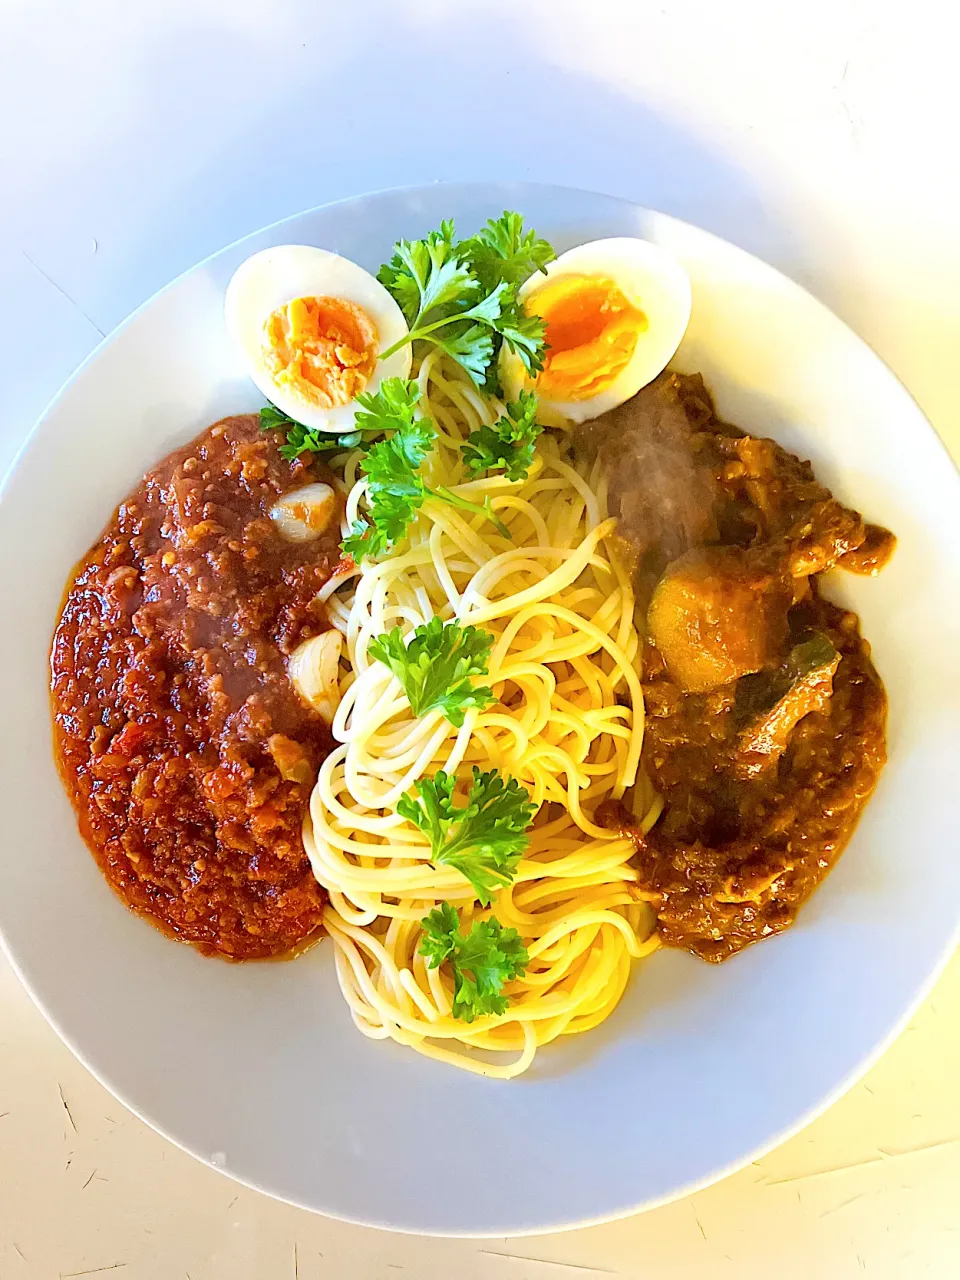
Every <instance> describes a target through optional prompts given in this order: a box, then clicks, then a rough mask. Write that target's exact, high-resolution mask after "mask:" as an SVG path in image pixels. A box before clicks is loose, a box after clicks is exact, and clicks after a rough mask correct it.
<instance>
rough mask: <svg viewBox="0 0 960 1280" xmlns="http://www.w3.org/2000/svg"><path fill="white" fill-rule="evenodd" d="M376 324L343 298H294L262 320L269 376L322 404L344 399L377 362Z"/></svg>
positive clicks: (362, 382) (330, 405)
mask: <svg viewBox="0 0 960 1280" xmlns="http://www.w3.org/2000/svg"><path fill="white" fill-rule="evenodd" d="M378 348H379V342H378V335H377V328H376V325H375V324H374V322H373V320H372V318H371V317H370V315H369V314H368V313H367V312H366V311H365V310H364V309H363V307H361V306H358V305H357V303H355V302H348V301H347V299H346V298H327V297H323V298H294V299H293V301H292V302H287V303H285V304H284V306H282V307H278V308H277V309H276V311H272V312H271V313H270V315H269V316H268V317H267V319H266V322H265V324H264V326H263V358H264V363H265V364H266V366H267V369H268V370H269V371H270V373H271V375H272V376H273V380H274V382H276V384H277V385H278V386H280V387H284V388H285V389H287V390H288V391H292V392H294V393H295V394H297V395H299V396H300V397H301V398H302V399H304V400H306V401H308V402H309V403H310V404H315V405H319V406H320V407H321V408H323V409H333V408H336V406H337V405H341V404H349V402H350V401H351V400H353V399H354V398H355V397H356V396H357V395H358V394H359V393H360V392H361V391H363V389H364V387H365V386H366V385H367V383H368V382H369V381H370V378H371V375H372V374H373V371H374V369H375V367H376V364H377V352H378Z"/></svg>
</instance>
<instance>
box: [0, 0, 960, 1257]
mask: <svg viewBox="0 0 960 1280" xmlns="http://www.w3.org/2000/svg"><path fill="white" fill-rule="evenodd" d="M950 12H951V11H950V9H949V6H945V5H944V4H943V0H910V2H909V3H906V2H902V3H901V2H899V0H898V2H897V3H891V2H890V0H806V2H805V3H804V4H802V5H790V6H786V5H782V4H779V3H777V2H776V0H726V2H725V3H722V4H719V3H717V2H716V0H350V2H349V3H342V2H341V3H329V2H328V0H314V2H313V3H311V0H164V2H163V3H162V4H154V5H147V4H144V3H142V2H138V0H83V2H82V3H70V0H0V172H2V173H3V175H4V181H3V187H2V198H0V299H2V305H0V387H2V396H0V472H2V471H3V470H5V468H6V466H7V464H8V463H9V461H10V459H11V458H12V457H13V455H14V452H15V451H16V449H17V447H18V445H19V443H20V441H21V440H22V439H23V437H24V435H25V434H26V432H27V431H28V430H29V428H30V425H31V423H32V422H33V420H34V418H35V417H36V416H37V414H38V413H39V412H40V411H41V410H42V408H43V407H44V405H45V403H46V402H47V400H48V399H49V398H50V396H51V395H52V394H53V392H54V391H55V390H56V389H57V387H58V385H59V384H60V382H61V381H62V380H63V379H64V378H65V377H66V376H67V375H68V374H69V373H70V372H71V370H72V369H73V368H74V366H75V365H76V364H77V363H78V362H79V361H80V360H81V359H82V358H83V357H84V356H85V355H86V354H87V353H88V352H89V351H90V350H92V348H93V347H94V346H95V344H96V343H97V341H98V340H99V338H100V335H101V334H103V333H107V332H109V330H110V329H111V328H112V327H113V326H114V325H116V324H117V323H118V322H119V321H120V320H121V319H123V317H124V316H125V315H126V314H127V313H128V312H129V311H130V310H131V309H132V308H133V307H135V306H136V305H137V304H138V303H140V302H141V301H143V300H144V299H145V298H146V297H148V296H149V295H150V294H151V293H153V292H154V290H155V289H157V288H158V287H160V286H161V285H162V284H164V283H165V282H166V281H167V280H169V279H170V278H171V277H173V276H174V275H176V274H177V273H179V272H180V271H182V270H184V269H185V268H187V267H189V266H190V265H192V264H193V263H194V262H196V261H197V260H198V259H200V258H202V257H204V256H205V255H206V254H208V253H210V252H212V251H213V250H215V249H217V248H219V247H220V246H221V245H223V244H226V243H228V242H229V241H231V240H233V239H235V238H236V237H238V236H240V235H243V234H244V233H246V232H248V231H252V230H254V229H256V228H257V227H260V226H262V225H264V224H266V223H268V222H272V221H274V220H275V219H278V218H281V217H284V216H285V215H287V214H291V213H294V212H297V211H299V210H300V209H303V208H307V207H310V206H312V205H316V204H321V203H323V202H325V201H328V200H332V199H336V198H338V197H340V196H345V195H349V194H354V193H356V192H360V191H365V190H371V189H375V188H378V187H384V186H390V185H397V184H407V183H417V182H426V181H432V180H435V179H456V178H461V179H463V178H481V177H495V178H517V179H523V178H531V179H539V180H543V181H553V182H560V183H568V184H571V185H577V186H583V187H591V188H596V189H599V190H603V191H610V192H613V193H616V194H619V195H623V196H627V197H630V198H632V199H634V200H638V201H640V202H642V203H645V204H648V205H651V206H653V207H655V208H660V209H663V210H666V211H667V212H669V213H673V214H677V215H679V216H680V217H683V218H687V219H689V220H691V221H693V222H697V223H699V224H700V225H701V226H704V227H707V228H709V229H710V230H712V231H715V232H718V233H719V234H720V235H723V236H726V237H727V238H728V239H730V240H733V241H734V242H736V243H737V244H740V245H742V246H743V247H745V248H747V249H750V250H752V251H753V252H755V253H758V254H759V255H761V256H762V257H764V258H766V259H767V260H769V261H770V262H772V263H774V264H775V265H776V266H778V267H779V268H780V269H781V270H783V271H785V272H786V273H787V274H789V275H792V276H793V277H794V278H796V279H798V280H800V281H801V282H802V283H803V284H805V285H806V286H807V287H808V288H809V289H811V290H812V291H813V292H814V293H815V294H817V295H818V296H819V297H820V298H822V299H823V300H824V301H825V302H826V303H828V304H829V305H830V306H831V307H833V309H834V310H835V311H836V312H837V313H838V314H839V315H840V316H842V317H843V318H844V319H845V320H846V321H848V323H849V324H851V325H852V326H853V328H854V329H856V330H857V331H858V332H859V333H860V334H861V335H862V336H863V337H865V338H866V339H867V341H869V342H870V343H871V344H872V345H873V346H874V347H875V348H876V350H877V351H878V352H879V353H880V354H881V355H882V356H883V357H884V359H886V360H887V361H888V362H889V364H890V365H891V366H892V367H893V368H894V370H896V372H897V373H898V374H899V375H900V376H901V377H902V378H903V380H904V382H905V383H906V384H907V386H908V387H909V388H910V390H911V391H912V392H913V393H914V395H915V396H916V397H917V399H918V400H919V401H920V403H921V405H922V406H923V407H924V409H925V410H926V412H927V413H928V415H929V416H930V418H931V419H932V421H933V422H934V424H935V425H936V427H937V428H938V430H939V431H940V432H941V434H942V435H943V437H944V439H945V440H947V442H948V444H949V445H950V446H951V448H952V449H953V451H954V455H955V456H957V457H960V414H958V410H957V368H958V352H960V235H958V230H960V179H958V172H960V170H958V166H957V163H956V127H957V123H958V120H960V110H958V108H960V80H958V77H957V74H956V66H955V47H954V45H955V42H954V40H953V39H952V37H951V35H950V31H949V29H948V27H947V26H946V25H945V23H944V19H945V18H946V16H947V15H948V14H949V13H950ZM0 610H2V606H0ZM0 618H2V612H0ZM0 635H2V644H5V645H6V644H14V643H16V638H15V637H12V636H9V635H7V634H4V633H2V632H0ZM36 730H37V732H46V731H47V730H46V726H43V725H38V726H36ZM958 844H960V840H958ZM908 852H909V851H905V855H908ZM24 856H29V850H25V851H24ZM895 945H896V939H895V938H891V946H895ZM637 1108H638V1112H639V1114H640V1115H641V1116H643V1114H644V1113H645V1112H646V1114H648V1116H649V1120H650V1140H651V1143H655V1142H656V1141H657V1140H658V1135H657V1133H656V1107H655V1102H652V1101H651V1102H647V1101H645V1100H644V1099H643V1098H641V1097H638V1099H637ZM958 1193H960V961H958V960H957V959H955V960H954V961H953V962H952V963H951V965H950V966H949V967H948V968H947V970H946V972H945V974H944V975H943V977H942V978H941V980H940V982H939V984H938V985H937V987H936V988H935V989H934V991H933V994H932V995H931V996H930V998H929V999H928V1000H927V1002H926V1004H925V1005H924V1006H923V1008H922V1009H921V1010H920V1012H919V1013H918V1014H917V1016H916V1018H915V1019H914V1021H913V1023H912V1024H911V1026H910V1027H909V1029H908V1030H907V1031H906V1032H905V1033H904V1034H903V1036H902V1037H901V1038H900V1039H899V1041H898V1042H897V1043H896V1044H895V1045H894V1046H893V1047H892V1048H891V1049H890V1050H889V1052H888V1053H887V1054H886V1056H885V1057H884V1058H883V1059H882V1060H881V1061H880V1063H879V1064H878V1065H877V1066H875V1067H874V1069H873V1070H872V1071H871V1072H870V1074H869V1075H868V1076H867V1077H866V1079H865V1080H864V1081H863V1082H862V1083H861V1084H860V1085H858V1086H856V1087H855V1088H854V1089H853V1090H852V1091H851V1092H850V1093H849V1094H848V1095H847V1096H846V1097H845V1098H844V1099H842V1100H841V1101H840V1102H839V1103H837V1104H836V1105H835V1106H834V1107H833V1108H832V1109H831V1110H830V1111H829V1112H828V1113H827V1114H826V1115H824V1116H823V1117H821V1118H820V1119H819V1120H817V1121H816V1122H815V1123H814V1124H812V1125H811V1126H809V1128H807V1129H806V1130H805V1131H804V1132H802V1133H801V1134H799V1135H798V1136H797V1137H795V1138H794V1139H792V1140H791V1141H790V1142H788V1143H786V1144H785V1145H784V1146H783V1147H781V1148H780V1149H779V1150H777V1151H776V1152H774V1153H773V1154H771V1155H770V1156H768V1157H766V1158H765V1159H763V1160H761V1161H760V1162H758V1163H757V1164H756V1165H753V1166H751V1167H749V1168H747V1169H745V1170H743V1171H742V1172H741V1173H739V1174H736V1175H734V1176H733V1177H730V1178H728V1179H727V1180H726V1181H724V1182H722V1183H720V1184H719V1185H717V1186H715V1187H712V1188H710V1189H709V1190H707V1191H704V1192H702V1193H700V1194H699V1195H696V1196H694V1197H691V1198H689V1199H687V1200H683V1201H680V1202H678V1203H676V1204H673V1205H669V1206H667V1207H665V1208H662V1209H658V1210H655V1211H653V1212H651V1213H648V1214H645V1215H642V1216H640V1217H637V1218H634V1219H632V1220H628V1221H625V1222H621V1223H617V1224H613V1225H610V1226H606V1227H598V1228H594V1229H591V1230H587V1231H581V1232H573V1233H568V1234H564V1235H556V1236H548V1237H542V1238H539V1239H526V1240H517V1241H506V1240H502V1241H501V1240H497V1241H492V1242H471V1241H442V1240H428V1239H418V1238H414V1237H401V1236H393V1235H389V1234H385V1233H381V1232H375V1231H371V1230H364V1229H361V1228H356V1227H348V1226H344V1225H341V1224H338V1223H334V1222H330V1221H327V1220H325V1219H322V1218H319V1217H314V1216H312V1215H310V1214H308V1213H305V1212H302V1211H300V1210H296V1209H292V1208H289V1207H288V1206H285V1205H281V1204H277V1203H274V1202H272V1201H270V1200H268V1199H267V1198H266V1197H263V1196H260V1195H258V1194H256V1193H254V1192H251V1191H247V1190H244V1189H242V1188H240V1187H238V1186H236V1185H235V1184H233V1183H231V1182H229V1181H228V1180H227V1179H225V1178H223V1177H222V1176H220V1175H219V1174H217V1173H215V1172H213V1171H212V1170H209V1169H207V1168H205V1167H203V1166H201V1165H199V1164H198V1163H196V1162H194V1161H193V1160H191V1159H190V1158H189V1157H188V1156H186V1155H184V1154H183V1153H182V1152H180V1151H178V1150H176V1149H175V1148H173V1147H172V1146H170V1145H169V1144H167V1143H166V1142H164V1141H163V1140H162V1139H161V1138H159V1137H157V1136H156V1135H155V1134H154V1133H152V1132H151V1131H150V1130H148V1129H147V1128H146V1126H145V1125H143V1124H141V1123H140V1122H139V1121H138V1120H136V1119H134V1118H133V1117H131V1116H130V1115H128V1114H127V1113H126V1112H125V1111H124V1109H123V1108H122V1107H121V1106H120V1104H119V1103H117V1102H115V1101H114V1100H113V1099H112V1098H111V1097H110V1096H109V1095H108V1094H107V1093H106V1092H105V1091H104V1090H103V1089H102V1088H101V1087H100V1086H99V1085H98V1084H97V1083H96V1082H95V1081H94V1080H93V1079H91V1078H90V1077H89V1076H88V1075H87V1074H86V1072H85V1071H84V1070H83V1068H81V1067H80V1066H79V1065H78V1064H77V1063H76V1062H75V1061H74V1060H73V1059H72V1057H71V1056H70V1054H69V1053H68V1052H67V1050H66V1049H65V1048H63V1046H62V1045H60V1043H59V1042H58V1040H57V1039H56V1037H55V1036H54V1034H53V1032H52V1031H51V1030H50V1029H49V1028H48V1027H47V1026H46V1024H45V1023H44V1021H43V1020H42V1018H41V1016H40V1015H39V1013H37V1012H36V1010H35V1009H34V1008H33V1006H32V1005H31V1003H30V1001H29V1000H28V998H27V996H26V995H25V994H24V993H23V991H22V990H21V989H20V987H19V985H18V983H17V981H16V979H15V978H14V976H13V974H12V972H11V971H10V970H9V968H8V967H7V966H6V964H5V962H2V961H0V1278H2V1280H8V1278H9V1280H29V1278H36V1280H59V1278H60V1277H63V1280H66V1277H68V1276H71V1277H74V1276H81V1275H88V1274H89V1275H96V1276H101V1275H102V1276H105V1277H110V1278H111V1280H112V1275H113V1273H114V1272H116V1274H117V1276H118V1278H119V1277H123V1280H183V1277H190V1278H191V1280H287V1278H289V1280H297V1277H300V1280H314V1278H315V1277H316V1278H319V1277H348V1278H349V1280H374V1278H377V1280H380V1278H384V1280H386V1278H388V1277H390V1276H399V1275H401V1274H402V1273H406V1274H407V1275H408V1276H412V1277H415V1278H416V1280H440V1278H441V1277H442V1278H444V1280H445V1278H446V1277H449V1276H451V1275H454V1274H455V1275H457V1276H458V1277H460V1278H461V1280H527V1278H528V1277H529V1280H550V1277H552V1276H554V1277H563V1276H566V1277H567V1278H568V1280H576V1278H577V1277H581V1276H582V1277H584V1280H586V1277H601V1276H607V1275H611V1276H625V1277H627V1276H629V1277H634V1276H636V1277H641V1276H642V1277H651V1278H655V1280H661V1278H663V1280H672V1278H673V1277H680V1278H684V1280H685V1278H686V1277H692V1276H695V1277H702V1278H704V1280H713V1277H717V1278H721V1277H733V1278H734V1280H753V1278H754V1277H756V1278H758V1280H759V1278H760V1277H764V1278H766V1277H768V1276H776V1277H778V1280H794V1278H796V1280H801V1278H803V1280H807V1278H808V1277H826V1278H828V1280H846V1278H848V1277H850V1278H852V1280H860V1277H862V1276H863V1275H864V1274H866V1275H868V1276H874V1277H878V1278H881V1277H882V1278H886V1277H889V1278H890V1280H913V1278H914V1277H937V1278H939V1277H951V1278H953V1277H956V1276H957V1275H958V1274H960V1194H958ZM424 1194H425V1195H428V1194H429V1188H424Z"/></svg>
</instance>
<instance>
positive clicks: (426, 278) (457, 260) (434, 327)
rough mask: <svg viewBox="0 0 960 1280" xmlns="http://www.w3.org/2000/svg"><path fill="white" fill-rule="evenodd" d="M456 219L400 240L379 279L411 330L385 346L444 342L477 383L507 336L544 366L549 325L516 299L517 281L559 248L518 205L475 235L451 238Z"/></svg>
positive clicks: (528, 363) (531, 364) (530, 362)
mask: <svg viewBox="0 0 960 1280" xmlns="http://www.w3.org/2000/svg"><path fill="white" fill-rule="evenodd" d="M454 236H455V230H454V225H453V222H452V221H445V222H442V223H441V224H440V228H439V230H437V231H431V232H430V233H429V235H427V236H426V237H425V238H424V239H423V240H399V241H398V242H397V244H396V246H395V248H394V252H393V256H392V257H391V259H390V261H389V262H388V263H385V264H384V266H382V267H381V268H380V271H379V272H378V274H377V279H378V280H379V281H380V282H381V284H383V285H385V286H386V288H387V289H388V290H389V291H390V292H391V293H392V294H393V296H394V298H395V299H396V300H397V302H398V304H399V306H400V309H401V310H402V311H403V314H404V316H405V318H406V320H407V323H408V324H409V326H410V330H409V332H408V333H407V334H406V335H405V336H404V337H403V338H401V339H400V340H399V342H395V343H394V344H393V346H392V347H389V348H388V349H387V350H386V351H384V352H383V353H382V354H381V359H386V358H387V357H388V356H391V355H393V353H394V352H395V351H398V350H399V349H400V348H401V347H402V346H403V345H404V344H405V343H407V342H418V341H421V342H428V343H430V344H432V345H433V346H436V347H439V348H440V350H441V351H443V352H445V353H446V354H447V355H448V356H450V358H451V359H453V360H455V361H456V362H457V364H459V365H460V366H461V368H463V369H464V370H465V371H466V372H467V374H468V375H469V376H470V378H471V379H472V380H473V382H474V383H475V384H476V385H477V386H478V387H483V386H484V385H485V384H487V385H488V389H489V383H490V382H491V379H492V371H493V367H494V361H495V358H496V356H497V355H498V353H499V350H500V347H501V346H502V345H503V344H504V343H505V344H506V345H507V346H508V347H509V348H510V350H511V351H513V352H515V353H516V355H517V356H519V358H520V360H521V361H522V362H523V365H524V367H525V368H526V369H527V371H528V372H529V373H537V372H538V371H539V370H540V369H542V368H543V354H544V325H543V321H542V320H541V319H540V317H539V316H536V315H530V316H528V315H527V314H526V313H525V312H524V310H523V308H522V307H521V306H520V303H519V301H518V300H517V290H518V289H519V287H520V285H521V284H522V283H523V281H524V280H526V279H527V278H528V277H529V276H530V275H532V274H533V272H534V271H536V270H542V269H543V268H544V267H545V266H546V264H547V263H548V262H550V261H552V259H553V258H554V257H555V256H556V255H555V253H554V252H553V249H552V247H551V246H550V245H549V244H548V243H547V241H546V240H542V239H540V238H539V237H538V236H537V234H536V232H534V231H526V230H525V229H524V226H523V219H522V218H521V217H520V215H519V214H518V213H512V212H509V211H507V212H504V213H503V215H502V216H501V217H500V218H497V219H491V220H490V221H489V222H488V223H487V224H486V226H484V227H483V228H482V229H481V230H480V231H479V232H478V233H477V234H476V235H475V236H471V237H470V238H469V239H467V240H461V241H457V240H455V239H454Z"/></svg>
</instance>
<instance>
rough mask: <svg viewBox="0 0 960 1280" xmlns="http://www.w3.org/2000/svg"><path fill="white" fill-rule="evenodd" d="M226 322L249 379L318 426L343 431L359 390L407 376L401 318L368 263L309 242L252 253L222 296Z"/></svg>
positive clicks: (280, 404)
mask: <svg viewBox="0 0 960 1280" xmlns="http://www.w3.org/2000/svg"><path fill="white" fill-rule="evenodd" d="M224 309H225V313H226V321H227V329H228V331H229V333H230V336H231V337H232V338H233V340H234V342H235V343H236V344H237V346H238V347H239V349H240V352H241V355H242V357H243V360H244V363H245V364H246V366H247V371H248V372H249V374H250V377H251V378H252V379H253V381H254V382H255V383H256V385H257V387H258V388H259V390H260V391H261V392H262V393H263V395H265V396H266V398H267V399H268V400H270V401H271V402H272V403H273V404H275V405H276V406H277V408H278V409H282V410H283V412H284V413H286V414H288V415H289V416H290V417H291V418H294V419H295V420H296V421H297V422H302V423H303V424H304V426H307V427H313V428H315V429H316V430H319V431H347V430H349V429H350V427H351V426H352V424H353V418H354V413H355V410H356V397H357V396H358V395H359V394H360V393H361V392H364V391H369V392H375V391H376V390H377V388H378V387H379V386H380V383H381V382H382V381H383V380H384V378H392V377H399V378H406V377H407V375H408V374H409V372H410V360H411V355H410V344H409V343H405V344H404V345H403V346H402V347H401V348H400V349H399V351H396V352H394V354H393V355H391V356H388V357H387V359H386V360H381V359H380V353H381V352H382V351H386V350H388V349H389V348H390V347H392V346H393V345H394V343H396V342H399V341H401V339H403V338H404V337H405V335H406V334H407V332H408V329H407V322H406V320H404V318H403V313H402V312H401V310H400V308H399V307H398V306H397V304H396V302H394V300H393V298H392V297H391V296H390V294H389V293H388V292H387V290H386V289H385V288H384V287H383V285H382V284H381V283H380V281H379V280H376V279H375V278H374V277H373V276H372V275H371V274H370V273H369V271H364V269H363V268H362V267H358V266H357V264H356V263H355V262H351V261H350V260H349V258H341V257H340V255H339V254H336V253H330V252H329V251H328V250H326V249H315V248H312V247H311V246H309V245H303V244H287V245H280V246H279V247H278V248H276V249H264V250H263V251H262V252H261V253H255V254H254V255H253V257H251V258H248V259H247V260H246V262H244V263H242V264H241V265H240V266H239V267H238V268H237V271H236V273H235V275H234V277H233V279H232V280H231V281H230V284H229V286H228V287H227V294H226V299H225V302H224Z"/></svg>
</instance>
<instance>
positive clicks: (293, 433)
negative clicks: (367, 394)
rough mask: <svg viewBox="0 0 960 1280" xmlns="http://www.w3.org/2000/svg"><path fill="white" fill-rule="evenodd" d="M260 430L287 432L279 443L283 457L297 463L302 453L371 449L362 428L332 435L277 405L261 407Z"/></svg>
mask: <svg viewBox="0 0 960 1280" xmlns="http://www.w3.org/2000/svg"><path fill="white" fill-rule="evenodd" d="M260 430H261V431H286V433H287V443H286V444H282V445H281V446H280V451H279V452H280V456H281V458H286V460H287V461H288V462H294V461H295V460H296V459H297V458H299V457H300V455H301V454H302V453H338V452H339V453H342V452H343V451H344V450H346V449H360V448H364V447H366V448H369V447H370V446H369V443H367V444H365V443H364V440H363V437H362V435H361V432H360V431H359V430H354V431H347V432H345V433H344V434H343V435H338V436H334V435H330V434H329V432H326V431H315V430H314V429H313V428H311V427H305V426H304V425H303V423H302V422H296V421H294V419H293V418H291V417H289V416H288V415H287V414H285V413H284V412H283V410H282V409H278V408H277V406H276V405H274V404H268V405H264V407H263V408H262V409H261V410H260Z"/></svg>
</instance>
